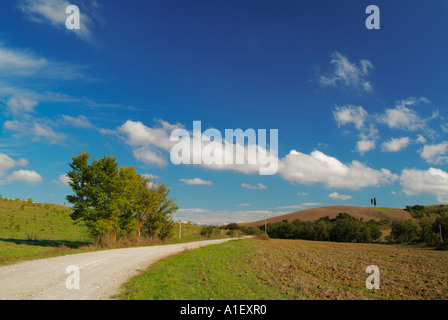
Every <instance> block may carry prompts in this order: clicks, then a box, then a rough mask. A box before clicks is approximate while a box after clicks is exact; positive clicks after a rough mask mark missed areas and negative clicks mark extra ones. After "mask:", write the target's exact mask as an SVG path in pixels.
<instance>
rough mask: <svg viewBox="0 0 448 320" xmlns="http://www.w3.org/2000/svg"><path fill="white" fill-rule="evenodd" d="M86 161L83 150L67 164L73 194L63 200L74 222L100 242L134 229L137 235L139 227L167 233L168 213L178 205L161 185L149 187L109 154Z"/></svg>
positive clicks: (163, 233) (155, 232) (150, 231)
mask: <svg viewBox="0 0 448 320" xmlns="http://www.w3.org/2000/svg"><path fill="white" fill-rule="evenodd" d="M89 160H90V154H89V153H88V152H83V153H81V154H80V155H78V156H73V157H72V163H70V164H69V165H70V168H71V169H72V170H71V171H70V172H68V173H67V177H68V178H69V184H70V186H71V187H72V189H73V192H74V194H73V195H68V196H67V198H66V199H67V201H68V202H69V203H71V204H72V205H73V213H72V214H71V218H72V219H73V220H74V221H75V223H81V224H84V225H85V226H86V227H87V228H88V230H89V232H90V234H91V235H92V237H94V239H96V240H99V242H100V243H102V242H103V239H108V238H111V237H115V238H118V237H120V236H123V235H130V234H132V233H134V232H136V233H137V235H138V237H140V236H141V231H142V229H144V231H145V233H146V234H150V235H156V236H159V237H161V238H164V237H166V236H168V235H169V234H170V232H171V229H172V228H173V222H172V220H171V214H172V213H173V212H175V211H176V210H177V209H178V207H177V205H176V204H175V203H174V201H173V200H172V199H171V198H169V197H168V194H169V190H168V189H167V188H166V187H165V185H163V184H160V185H158V186H157V187H156V188H149V185H150V184H149V180H148V179H146V178H144V177H143V176H141V175H139V174H137V173H136V172H135V168H133V167H121V168H119V166H118V163H117V162H116V158H115V157H112V156H104V157H103V158H101V159H99V160H96V159H92V160H91V161H90V163H89Z"/></svg>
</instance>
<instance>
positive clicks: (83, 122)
mask: <svg viewBox="0 0 448 320" xmlns="http://www.w3.org/2000/svg"><path fill="white" fill-rule="evenodd" d="M62 119H63V123H66V124H69V125H72V126H74V127H78V128H87V129H88V128H94V125H93V124H92V123H91V122H90V121H89V119H87V117H85V116H83V115H80V116H77V117H76V118H74V117H71V116H68V115H62Z"/></svg>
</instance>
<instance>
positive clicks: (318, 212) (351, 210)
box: [241, 206, 412, 227]
mask: <svg viewBox="0 0 448 320" xmlns="http://www.w3.org/2000/svg"><path fill="white" fill-rule="evenodd" d="M341 212H345V213H348V214H350V215H351V216H353V217H355V218H358V219H361V218H362V219H363V220H364V221H369V220H377V221H379V220H381V219H388V220H392V221H396V220H397V221H404V220H407V219H411V218H412V216H411V214H410V213H409V212H407V211H405V210H403V209H395V208H370V207H354V206H331V207H320V208H312V209H306V210H301V211H296V212H292V213H288V214H285V215H281V216H277V217H273V218H269V219H267V220H266V222H267V223H274V222H277V221H282V220H288V221H294V220H296V219H298V220H302V221H315V220H318V219H320V218H323V217H330V219H333V218H335V217H336V216H337V215H338V214H339V213H341ZM264 222H265V221H264V220H260V221H254V222H247V223H241V225H243V226H248V227H256V226H260V225H263V224H264Z"/></svg>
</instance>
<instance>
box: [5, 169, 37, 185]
mask: <svg viewBox="0 0 448 320" xmlns="http://www.w3.org/2000/svg"><path fill="white" fill-rule="evenodd" d="M6 180H7V181H8V182H14V181H21V182H27V183H39V182H41V181H42V177H41V176H40V174H38V173H37V172H36V171H29V170H18V171H14V172H13V173H11V174H10V175H9V176H8V177H7V178H6Z"/></svg>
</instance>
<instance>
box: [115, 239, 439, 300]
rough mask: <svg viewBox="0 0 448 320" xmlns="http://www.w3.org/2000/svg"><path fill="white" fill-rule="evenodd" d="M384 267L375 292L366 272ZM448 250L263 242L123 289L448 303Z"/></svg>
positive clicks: (238, 244) (144, 293) (152, 271)
mask: <svg viewBox="0 0 448 320" xmlns="http://www.w3.org/2000/svg"><path fill="white" fill-rule="evenodd" d="M369 265H376V266H378V267H379V269H380V281H381V282H380V289H378V290H368V289H367V288H366V285H365V282H366V279H367V277H368V276H369V274H367V273H366V272H365V270H366V268H367V266H369ZM447 265H448V252H441V251H435V250H431V249H429V248H427V247H421V246H401V245H384V244H354V243H329V242H314V241H302V240H272V239H271V240H269V241H261V240H256V239H250V240H238V241H231V242H227V243H224V244H220V245H213V246H208V247H204V248H200V249H197V250H194V251H190V252H185V253H181V254H179V255H176V256H173V257H171V258H167V259H165V260H161V261H159V262H158V263H156V264H154V265H152V266H151V267H150V268H149V269H148V270H147V271H146V272H143V273H141V274H140V275H138V276H136V277H134V278H132V279H131V280H130V281H128V282H127V283H126V284H124V285H123V286H122V291H121V293H120V294H119V295H117V296H116V297H115V298H117V299H122V300H158V299H161V300H208V299H214V300H253V299H254V300H265V299H269V300H290V299H307V300H308V299H310V300H315V299H316V300H320V299H342V300H352V299H357V300H358V299H359V300H364V299H374V300H383V299H388V300H389V299H391V300H393V299H397V300H406V299H410V300H425V299H427V300H439V299H442V300H446V299H448V288H447V285H446V284H447V283H448V272H447V269H446V267H447Z"/></svg>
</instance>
